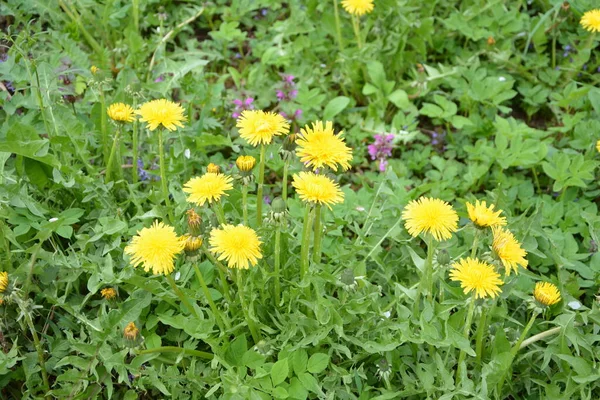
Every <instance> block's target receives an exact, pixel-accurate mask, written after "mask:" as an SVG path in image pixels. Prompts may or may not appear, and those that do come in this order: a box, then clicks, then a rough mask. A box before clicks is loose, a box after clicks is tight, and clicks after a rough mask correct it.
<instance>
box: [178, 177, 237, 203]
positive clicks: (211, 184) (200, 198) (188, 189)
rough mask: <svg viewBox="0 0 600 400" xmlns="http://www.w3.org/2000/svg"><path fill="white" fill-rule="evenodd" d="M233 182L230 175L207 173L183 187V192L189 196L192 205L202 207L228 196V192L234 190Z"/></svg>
mask: <svg viewBox="0 0 600 400" xmlns="http://www.w3.org/2000/svg"><path fill="white" fill-rule="evenodd" d="M232 181H233V178H231V177H230V176H229V175H224V174H215V173H213V172H207V173H206V174H204V175H202V176H197V177H195V178H192V179H190V180H189V181H188V182H187V183H186V184H185V185H183V191H184V192H185V193H187V194H189V196H188V198H187V200H188V201H189V202H190V203H195V204H198V205H199V206H202V205H204V203H206V202H207V201H208V202H209V203H212V202H213V201H219V200H221V196H227V193H226V192H227V191H228V190H231V189H233V185H232V184H231V183H232Z"/></svg>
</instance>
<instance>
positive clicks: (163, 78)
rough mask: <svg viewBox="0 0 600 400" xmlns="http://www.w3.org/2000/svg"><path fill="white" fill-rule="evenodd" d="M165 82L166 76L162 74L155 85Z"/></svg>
mask: <svg viewBox="0 0 600 400" xmlns="http://www.w3.org/2000/svg"><path fill="white" fill-rule="evenodd" d="M164 80H165V76H164V75H163V74H160V75H159V76H158V78H156V79H155V80H154V82H155V83H160V82H162V81H164Z"/></svg>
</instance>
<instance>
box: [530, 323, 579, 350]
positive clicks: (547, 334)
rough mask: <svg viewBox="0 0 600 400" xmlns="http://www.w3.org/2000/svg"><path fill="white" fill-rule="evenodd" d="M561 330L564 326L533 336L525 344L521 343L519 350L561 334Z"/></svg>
mask: <svg viewBox="0 0 600 400" xmlns="http://www.w3.org/2000/svg"><path fill="white" fill-rule="evenodd" d="M575 325H576V326H577V324H575ZM561 329H563V327H562V326H557V327H555V328H552V329H548V330H547V331H544V332H540V333H538V334H537V335H533V336H532V337H530V338H529V339H527V340H525V341H523V343H521V345H520V346H519V350H520V349H522V348H524V347H527V346H529V345H530V344H532V343H535V342H537V341H538V340H542V339H545V338H547V337H548V336H552V335H554V334H555V333H558V332H560V331H561Z"/></svg>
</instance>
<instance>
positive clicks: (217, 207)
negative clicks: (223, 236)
mask: <svg viewBox="0 0 600 400" xmlns="http://www.w3.org/2000/svg"><path fill="white" fill-rule="evenodd" d="M213 211H214V212H215V215H216V216H217V220H218V221H219V224H221V225H225V223H226V221H225V213H224V212H223V206H222V205H221V202H220V201H215V202H214V203H213Z"/></svg>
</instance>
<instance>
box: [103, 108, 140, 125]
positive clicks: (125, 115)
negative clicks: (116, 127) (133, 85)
mask: <svg viewBox="0 0 600 400" xmlns="http://www.w3.org/2000/svg"><path fill="white" fill-rule="evenodd" d="M106 113H107V114H108V117H109V118H110V119H112V120H113V121H116V122H133V121H134V120H135V115H134V113H135V112H134V111H133V108H132V107H131V106H130V105H129V104H125V103H114V104H111V105H110V106H108V108H107V109H106Z"/></svg>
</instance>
